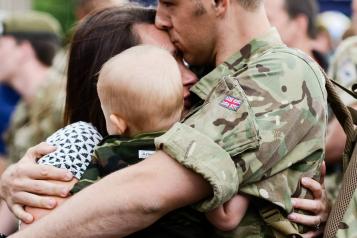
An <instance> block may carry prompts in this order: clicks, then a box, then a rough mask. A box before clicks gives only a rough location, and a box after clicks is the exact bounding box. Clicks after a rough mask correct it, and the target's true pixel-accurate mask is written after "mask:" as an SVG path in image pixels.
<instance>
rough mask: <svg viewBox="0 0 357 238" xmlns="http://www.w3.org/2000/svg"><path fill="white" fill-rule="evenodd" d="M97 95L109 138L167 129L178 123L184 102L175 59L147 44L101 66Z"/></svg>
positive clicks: (162, 50) (123, 53)
mask: <svg viewBox="0 0 357 238" xmlns="http://www.w3.org/2000/svg"><path fill="white" fill-rule="evenodd" d="M98 95H99V98H100V102H101V105H102V110H103V112H104V115H105V119H106V124H107V130H108V133H109V134H111V135H112V134H120V135H126V136H134V135H136V134H139V133H144V132H153V131H162V130H167V129H169V128H170V127H171V126H172V125H173V124H174V123H175V122H177V121H179V119H180V117H181V112H182V109H183V102H184V101H183V88H182V82H181V75H180V71H179V68H178V65H177V63H176V60H175V59H174V58H173V57H172V56H171V55H170V54H169V52H168V51H166V50H164V49H161V48H158V47H155V46H149V45H140V46H135V47H132V48H130V49H128V50H125V51H123V52H122V53H120V54H119V55H116V56H115V57H113V58H112V59H110V60H109V61H108V62H107V63H105V64H104V66H103V68H102V70H101V71H100V74H99V80H98Z"/></svg>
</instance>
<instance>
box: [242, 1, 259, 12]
mask: <svg viewBox="0 0 357 238" xmlns="http://www.w3.org/2000/svg"><path fill="white" fill-rule="evenodd" d="M238 3H239V4H240V5H241V6H242V7H243V8H245V9H247V10H255V9H257V8H258V7H259V6H260V4H261V3H262V0H238Z"/></svg>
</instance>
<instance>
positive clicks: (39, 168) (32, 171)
mask: <svg viewBox="0 0 357 238" xmlns="http://www.w3.org/2000/svg"><path fill="white" fill-rule="evenodd" d="M22 167H23V168H22V169H21V170H22V171H23V172H22V174H25V175H27V177H29V178H32V179H39V180H56V181H71V180H72V178H73V175H72V173H71V172H69V171H68V170H66V169H59V168H56V167H54V166H50V165H38V164H33V165H29V164H27V165H26V166H24V165H22Z"/></svg>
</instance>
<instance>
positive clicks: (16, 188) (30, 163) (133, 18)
mask: <svg viewBox="0 0 357 238" xmlns="http://www.w3.org/2000/svg"><path fill="white" fill-rule="evenodd" d="M154 19H155V11H154V10H148V9H134V10H133V9H129V8H128V9H118V8H113V9H107V10H104V11H101V12H99V13H97V14H94V15H92V16H90V17H88V18H87V19H86V20H85V21H84V22H83V23H82V24H80V26H79V27H78V29H77V31H76V33H75V35H74V38H73V42H72V46H71V52H70V60H69V68H68V84H67V99H66V113H65V121H66V123H74V122H77V121H86V122H90V123H92V124H93V125H94V126H95V127H97V128H98V130H99V131H100V132H101V133H102V134H103V135H105V134H106V128H105V120H104V116H103V114H102V111H101V109H100V104H99V99H98V95H97V91H96V82H97V72H99V70H100V68H101V67H102V65H103V64H104V63H105V62H106V61H107V60H108V59H110V58H111V57H112V56H114V55H116V54H119V53H120V52H121V51H123V50H125V49H127V48H130V47H132V46H134V45H138V44H140V43H144V44H154V45H159V46H160V47H163V48H165V49H167V50H168V51H170V52H171V53H172V54H173V55H175V56H176V58H177V60H178V64H179V66H180V69H181V74H182V80H183V85H184V91H185V93H184V95H185V100H186V101H187V102H188V98H189V91H188V89H189V87H190V86H191V85H192V84H193V83H195V82H196V81H197V78H196V77H195V76H194V74H193V73H192V72H190V71H189V70H188V69H187V68H186V67H185V66H184V65H183V63H182V59H181V58H180V57H179V56H178V55H177V54H176V50H175V48H174V46H173V45H172V43H171V42H170V39H169V38H168V35H167V34H166V33H165V32H162V31H159V30H157V29H156V28H155V27H154V26H153V23H154ZM186 105H189V103H186ZM52 150H53V148H51V147H48V146H46V145H43V144H42V145H39V146H38V147H35V148H32V149H30V150H29V152H28V153H27V155H25V157H24V158H23V159H22V160H21V161H20V162H19V163H18V164H16V165H13V166H11V167H10V168H9V169H8V170H7V171H6V172H5V173H4V175H3V176H2V179H1V189H0V195H1V197H2V198H4V200H6V201H7V203H8V205H9V207H10V208H11V209H12V211H13V212H14V213H15V214H16V216H18V217H19V218H20V219H21V220H24V221H25V222H27V223H31V222H32V220H33V218H32V216H31V215H30V214H28V213H26V212H25V211H24V210H23V208H22V207H23V206H24V205H26V206H31V207H38V208H47V209H52V208H54V207H55V206H56V202H55V201H54V200H53V199H51V198H49V197H45V196H57V197H66V196H67V195H68V192H69V190H70V189H71V186H70V185H69V184H70V183H67V182H66V181H70V180H71V179H72V176H71V174H68V173H67V172H66V171H62V170H59V169H56V168H51V167H44V166H41V165H37V164H35V161H36V158H38V157H41V156H42V155H43V154H47V153H49V152H51V151H52ZM48 180H56V181H63V182H56V184H53V183H51V182H49V181H48ZM304 185H307V188H310V189H312V191H313V193H314V194H316V195H315V198H316V199H317V200H316V201H315V200H313V201H307V202H306V200H304V201H305V202H303V203H301V200H296V201H297V203H296V207H297V208H306V209H307V210H308V211H312V212H316V215H315V216H308V217H300V220H298V221H297V222H299V221H300V222H302V223H305V224H307V225H313V224H317V222H316V220H318V221H325V218H326V213H327V212H326V210H328V209H326V201H325V198H324V194H323V193H322V191H323V190H322V189H321V186H320V185H319V184H318V183H317V182H314V181H310V182H309V183H307V184H304ZM40 195H45V196H40ZM316 207H318V209H314V208H316ZM319 208H320V209H319ZM308 235H309V236H310V235H316V232H315V233H314V234H308Z"/></svg>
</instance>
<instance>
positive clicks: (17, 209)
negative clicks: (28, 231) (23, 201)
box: [11, 204, 33, 224]
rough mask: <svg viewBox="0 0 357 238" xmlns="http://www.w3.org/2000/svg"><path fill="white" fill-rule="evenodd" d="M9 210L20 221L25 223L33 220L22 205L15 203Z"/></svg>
mask: <svg viewBox="0 0 357 238" xmlns="http://www.w3.org/2000/svg"><path fill="white" fill-rule="evenodd" d="M11 211H12V213H14V215H15V216H16V217H17V218H18V219H20V220H21V221H23V222H25V223H27V224H29V223H31V222H33V216H32V215H31V214H30V213H27V212H26V211H25V210H24V208H23V207H22V206H20V205H18V204H16V205H14V206H13V207H12V209H11Z"/></svg>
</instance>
